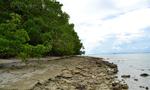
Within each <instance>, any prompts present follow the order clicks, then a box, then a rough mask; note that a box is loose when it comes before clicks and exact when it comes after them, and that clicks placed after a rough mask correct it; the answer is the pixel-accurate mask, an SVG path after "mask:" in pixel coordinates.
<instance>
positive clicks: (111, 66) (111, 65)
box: [104, 61, 117, 68]
mask: <svg viewBox="0 0 150 90" xmlns="http://www.w3.org/2000/svg"><path fill="white" fill-rule="evenodd" d="M104 64H106V65H107V66H108V67H110V68H117V65H116V64H113V63H110V62H107V61H104Z"/></svg>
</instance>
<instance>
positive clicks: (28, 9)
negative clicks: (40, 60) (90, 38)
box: [0, 0, 82, 59]
mask: <svg viewBox="0 0 150 90" xmlns="http://www.w3.org/2000/svg"><path fill="white" fill-rule="evenodd" d="M61 7H62V4H60V3H59V2H57V1H56V0H0V58H9V57H21V58H23V59H25V58H28V57H42V56H47V55H59V56H60V55H77V54H81V51H80V50H81V48H82V43H81V42H80V40H79V37H78V36H77V33H76V32H75V31H74V24H70V23H69V15H68V14H67V13H65V12H63V11H62V10H61Z"/></svg>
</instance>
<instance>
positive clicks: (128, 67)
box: [88, 53, 150, 90]
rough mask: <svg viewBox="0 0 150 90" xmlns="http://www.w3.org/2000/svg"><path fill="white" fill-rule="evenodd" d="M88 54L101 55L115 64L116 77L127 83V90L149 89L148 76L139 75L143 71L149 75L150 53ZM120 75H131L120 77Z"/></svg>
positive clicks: (149, 81) (149, 80)
mask: <svg viewBox="0 0 150 90" xmlns="http://www.w3.org/2000/svg"><path fill="white" fill-rule="evenodd" d="M88 56H93V57H102V58H104V59H105V60H106V61H109V62H112V63H114V64H117V65H118V70H119V72H118V73H117V76H118V79H120V80H124V81H125V82H126V83H127V84H128V86H129V90H150V76H147V77H142V76H140V75H141V74H143V73H146V74H149V75H150V53H123V54H121V53H117V54H116V53H113V54H99V55H88ZM122 75H130V76H131V77H130V78H122V77H121V76H122ZM146 87H147V88H149V89H146Z"/></svg>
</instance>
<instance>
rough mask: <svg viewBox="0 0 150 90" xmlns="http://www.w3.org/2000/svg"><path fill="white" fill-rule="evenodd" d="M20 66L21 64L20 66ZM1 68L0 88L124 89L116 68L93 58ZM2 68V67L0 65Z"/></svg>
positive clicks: (17, 89) (60, 59)
mask: <svg viewBox="0 0 150 90" xmlns="http://www.w3.org/2000/svg"><path fill="white" fill-rule="evenodd" d="M20 64H21V63H20ZM20 64H17V63H16V64H14V65H13V66H11V67H10V66H9V67H1V68H0V89H16V90H27V89H29V90H127V89H128V85H127V84H126V83H125V82H120V81H118V79H117V76H116V73H117V72H118V69H117V65H115V64H113V63H109V62H107V61H104V60H103V59H102V58H95V57H82V56H74V57H63V58H61V57H60V58H56V59H51V58H47V60H43V61H40V62H38V63H37V62H30V63H29V64H28V65H27V66H24V65H20ZM1 66H2V65H1Z"/></svg>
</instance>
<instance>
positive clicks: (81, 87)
mask: <svg viewBox="0 0 150 90" xmlns="http://www.w3.org/2000/svg"><path fill="white" fill-rule="evenodd" d="M76 89H77V90H86V86H85V85H81V84H77V85H76Z"/></svg>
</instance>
